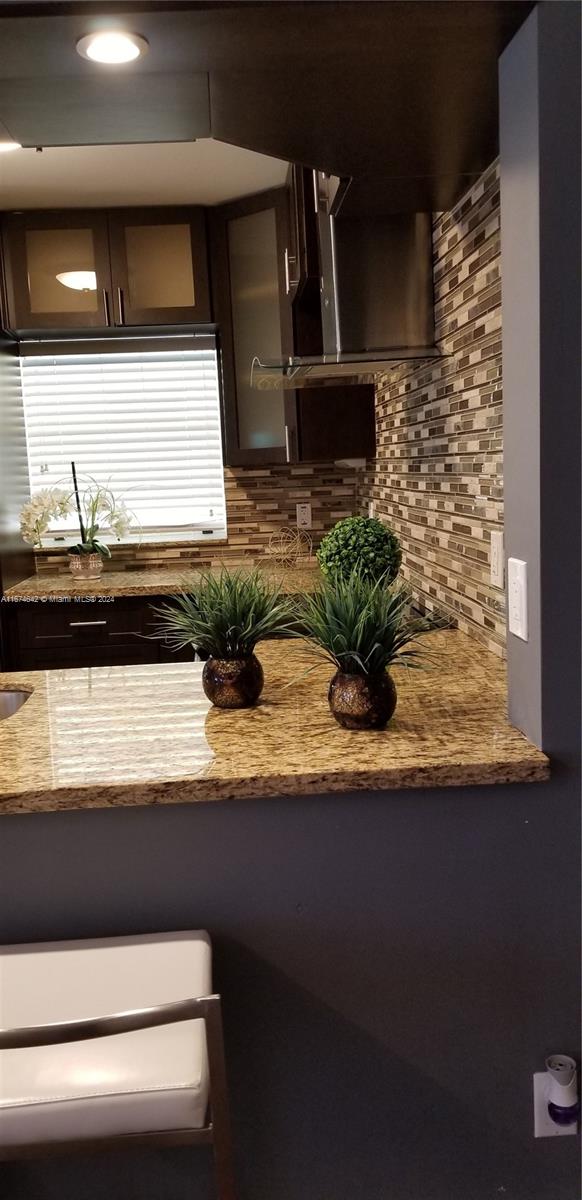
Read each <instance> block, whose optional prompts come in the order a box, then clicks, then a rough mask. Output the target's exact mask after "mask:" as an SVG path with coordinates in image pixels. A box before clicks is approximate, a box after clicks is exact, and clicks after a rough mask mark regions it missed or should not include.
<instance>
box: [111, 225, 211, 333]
mask: <svg viewBox="0 0 582 1200" xmlns="http://www.w3.org/2000/svg"><path fill="white" fill-rule="evenodd" d="M109 228H110V242H111V266H112V274H113V284H114V289H115V300H116V309H115V323H116V324H118V325H160V324H167V323H169V324H180V323H182V322H208V321H210V320H211V312H210V301H209V291H208V264H207V254H206V232H205V221H204V212H203V210H202V209H175V208H173V209H172V208H167V209H130V210H128V209H120V210H117V211H113V212H111V213H110V214H109Z"/></svg>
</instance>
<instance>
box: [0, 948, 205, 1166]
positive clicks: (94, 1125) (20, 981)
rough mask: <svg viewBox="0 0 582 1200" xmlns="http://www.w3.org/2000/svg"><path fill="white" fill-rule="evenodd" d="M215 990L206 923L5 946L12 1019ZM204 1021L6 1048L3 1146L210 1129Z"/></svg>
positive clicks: (1, 1064) (6, 1003)
mask: <svg viewBox="0 0 582 1200" xmlns="http://www.w3.org/2000/svg"><path fill="white" fill-rule="evenodd" d="M211 991H212V971H211V948H210V939H209V937H208V934H207V933H205V932H203V931H200V930H195V931H186V932H179V933H159V934H151V935H146V936H137V937H116V938H102V939H101V938H100V939H96V940H94V941H72V942H44V943H43V942H39V943H38V944H33V945H22V946H4V947H2V948H1V949H0V1026H3V1027H4V1028H14V1027H16V1026H29V1025H39V1024H46V1023H47V1022H53V1021H68V1020H74V1019H81V1018H86V1017H97V1016H107V1015H110V1014H112V1013H118V1012H124V1011H127V1010H129V1009H136V1008H148V1007H150V1006H152V1005H156V1004H163V1003H166V1002H167V1001H171V1000H184V999H187V998H189V997H192V996H207V995H209V994H210V993H211ZM207 1104H208V1061H207V1054H206V1031H205V1025H204V1021H202V1020H198V1021H184V1022H182V1023H180V1024H176V1025H164V1026H159V1027H158V1028H157V1029H145V1030H138V1031H136V1032H133V1033H121V1034H116V1035H114V1036H112V1037H104V1038H95V1039H92V1040H90V1041H86V1042H71V1043H68V1044H67V1045H58V1046H46V1047H34V1048H32V1049H20V1050H4V1051H1V1052H0V1147H2V1146H9V1145H27V1144H28V1145H30V1144H33V1143H39V1142H55V1141H73V1140H77V1139H84V1138H101V1137H114V1136H116V1135H117V1136H119V1135H122V1134H129V1133H152V1132H155V1131H161V1130H168V1129H199V1128H201V1127H202V1126H203V1125H204V1124H205V1117H206V1108H207Z"/></svg>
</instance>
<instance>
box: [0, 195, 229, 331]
mask: <svg viewBox="0 0 582 1200" xmlns="http://www.w3.org/2000/svg"><path fill="white" fill-rule="evenodd" d="M2 239H3V246H4V259H5V264H6V279H7V296H8V315H9V323H10V327H11V328H13V329H17V330H27V329H31V330H36V329H39V330H41V329H53V330H67V329H86V328H93V327H94V326H97V327H100V328H106V327H107V326H125V325H164V324H169V325H178V324H183V323H190V324H191V323H206V322H208V321H210V320H211V312H210V297H209V288H208V262H207V248H206V228H205V215H204V210H203V209H201V208H151V209H148V208H143V209H114V210H112V211H110V212H101V211H89V210H87V211H76V210H75V211H67V212H23V213H9V214H7V215H5V216H4V218H3V220H2Z"/></svg>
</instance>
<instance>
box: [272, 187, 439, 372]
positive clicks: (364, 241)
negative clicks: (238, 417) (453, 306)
mask: <svg viewBox="0 0 582 1200" xmlns="http://www.w3.org/2000/svg"><path fill="white" fill-rule="evenodd" d="M348 189H349V180H340V179H339V178H337V177H330V176H327V175H324V174H323V173H322V172H314V197H315V208H316V214H317V237H318V245H319V262H320V270H321V282H320V303H321V334H322V336H321V349H322V353H321V354H310V355H308V356H305V357H304V356H303V355H301V354H298V355H297V356H296V357H291V358H286V359H281V360H272V359H263V358H261V355H260V353H258V355H257V357H256V358H255V360H254V362H253V367H252V382H253V385H254V386H255V387H259V388H261V387H264V388H267V387H288V388H297V387H309V386H310V385H311V386H318V387H320V386H321V385H322V384H325V383H326V382H328V381H329V383H330V384H333V383H334V382H335V383H336V384H337V383H338V382H340V383H343V384H346V383H362V382H367V381H369V380H371V379H373V377H374V376H375V375H378V374H385V373H386V372H387V371H390V370H391V369H393V368H394V367H395V366H397V365H398V364H399V363H404V362H409V361H411V360H412V361H415V360H418V361H421V360H424V359H437V358H440V357H442V354H441V351H440V350H439V348H438V346H435V344H434V312H433V279H432V228H431V226H432V220H431V214H430V213H424V212H422V213H402V214H397V215H394V214H391V215H387V216H382V215H380V216H378V215H377V214H371V213H370V214H369V213H366V212H365V211H364V212H362V211H359V210H358V209H357V207H356V206H354V205H352V206H351V208H350V210H349V212H347V211H346V210H345V209H343V211H342V206H343V203H344V200H345V197H346V195H347V193H348ZM257 350H258V351H260V346H257Z"/></svg>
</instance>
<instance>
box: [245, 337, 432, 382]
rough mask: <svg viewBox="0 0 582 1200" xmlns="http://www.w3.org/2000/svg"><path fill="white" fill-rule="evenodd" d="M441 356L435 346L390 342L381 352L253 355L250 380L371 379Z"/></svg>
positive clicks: (316, 380) (363, 380) (349, 380)
mask: <svg viewBox="0 0 582 1200" xmlns="http://www.w3.org/2000/svg"><path fill="white" fill-rule="evenodd" d="M434 358H442V354H441V351H440V350H439V349H438V346H393V347H392V349H391V350H389V351H385V352H382V353H381V352H380V351H378V350H367V351H363V352H362V353H361V354H322V355H311V356H307V357H304V358H302V357H299V356H297V357H296V358H288V359H287V360H286V361H283V360H282V359H276V358H271V359H264V360H262V359H260V358H254V359H253V362H252V367H251V384H252V386H253V387H256V388H297V387H304V388H305V387H325V384H326V383H329V385H330V386H333V385H334V384H337V383H343V384H348V383H353V384H356V383H371V382H373V380H374V376H375V375H385V374H386V373H387V372H388V371H390V370H392V369H393V368H394V367H396V366H398V364H399V363H404V362H409V361H418V362H421V361H422V360H423V359H434Z"/></svg>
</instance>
